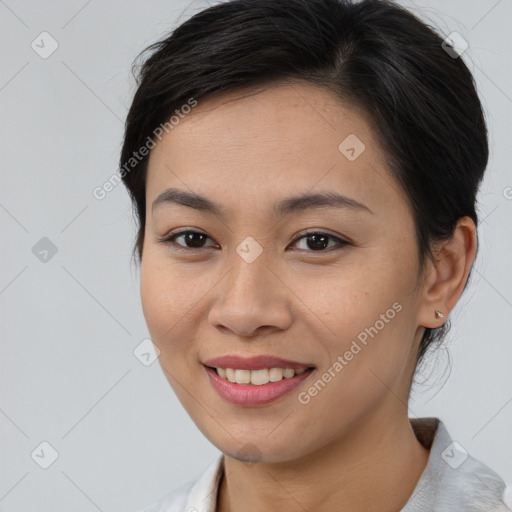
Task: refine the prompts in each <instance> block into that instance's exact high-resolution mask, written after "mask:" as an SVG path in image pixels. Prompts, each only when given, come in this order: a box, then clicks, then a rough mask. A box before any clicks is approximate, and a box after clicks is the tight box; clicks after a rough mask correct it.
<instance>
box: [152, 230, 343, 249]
mask: <svg viewBox="0 0 512 512" xmlns="http://www.w3.org/2000/svg"><path fill="white" fill-rule="evenodd" d="M180 238H183V244H182V243H177V242H176V240H179V239H180ZM207 239H210V237H209V236H208V235H206V234H205V233H202V232H200V231H194V230H190V229H189V230H184V231H179V232H177V233H171V234H170V235H168V236H165V237H161V238H158V243H162V244H172V245H174V246H175V248H176V249H177V250H185V251H186V250H199V249H203V248H206V247H218V245H217V246H215V245H211V246H205V245H204V243H205V241H206V240H207ZM303 239H304V240H305V241H306V244H305V246H306V247H307V248H309V249H310V250H309V251H308V249H304V248H303V249H301V250H306V251H307V252H328V251H326V250H325V249H328V248H330V249H332V246H331V247H329V239H330V240H331V241H334V242H335V246H336V245H337V246H338V249H340V248H342V247H344V246H346V245H350V242H348V241H346V240H343V239H341V238H339V237H337V236H334V235H331V234H329V233H325V232H323V231H307V230H306V231H301V232H300V233H298V235H297V236H296V237H295V239H294V241H293V244H296V243H297V242H300V241H302V240H303ZM210 240H211V239H210Z"/></svg>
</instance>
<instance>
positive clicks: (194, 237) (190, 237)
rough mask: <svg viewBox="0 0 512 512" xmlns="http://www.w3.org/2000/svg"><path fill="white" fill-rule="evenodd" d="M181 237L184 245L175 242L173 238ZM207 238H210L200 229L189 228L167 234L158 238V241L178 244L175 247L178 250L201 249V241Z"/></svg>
mask: <svg viewBox="0 0 512 512" xmlns="http://www.w3.org/2000/svg"><path fill="white" fill-rule="evenodd" d="M182 237H183V240H184V244H185V245H182V244H180V243H176V242H175V240H178V239H179V238H182ZM207 238H210V237H209V236H208V235H206V234H205V233H201V232H200V231H193V230H191V229H189V230H186V231H179V232H177V233H173V234H170V235H168V236H164V237H161V238H158V242H159V243H162V244H172V245H175V246H178V247H176V249H178V250H187V249H190V250H196V249H202V248H203V247H204V246H203V245H202V243H204V241H205V240H206V239H207ZM187 244H190V245H187Z"/></svg>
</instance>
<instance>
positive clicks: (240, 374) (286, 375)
mask: <svg viewBox="0 0 512 512" xmlns="http://www.w3.org/2000/svg"><path fill="white" fill-rule="evenodd" d="M214 369H215V370H216V371H217V375H219V376H220V377H221V378H223V379H225V380H227V381H229V382H232V383H236V384H252V385H254V386H263V385H265V384H268V383H269V382H279V381H280V380H283V379H291V378H292V377H295V376H296V375H300V374H302V373H304V372H305V371H306V370H307V369H308V368H307V367H304V368H295V369H294V368H263V369H260V370H240V369H234V368H214Z"/></svg>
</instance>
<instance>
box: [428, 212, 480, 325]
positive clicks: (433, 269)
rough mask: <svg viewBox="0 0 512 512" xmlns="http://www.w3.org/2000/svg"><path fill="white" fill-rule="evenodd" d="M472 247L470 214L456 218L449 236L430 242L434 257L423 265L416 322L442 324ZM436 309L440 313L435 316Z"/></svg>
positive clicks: (472, 255) (464, 275) (459, 288)
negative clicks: (440, 314)
mask: <svg viewBox="0 0 512 512" xmlns="http://www.w3.org/2000/svg"><path fill="white" fill-rule="evenodd" d="M476 250H477V233H476V227H475V223H474V222H473V220H472V219H471V218H470V217H462V218H461V219H459V221H458V222H457V226H456V228H455V231H454V233H453V236H452V237H451V238H450V239H449V240H446V241H442V242H438V243H436V244H434V246H433V248H432V252H433V254H434V261H431V260H429V261H428V263H427V265H426V269H425V278H424V282H423V288H422V298H423V300H422V305H421V309H420V312H419V318H418V321H419V325H421V326H424V327H429V328H436V327H440V326H441V325H443V324H444V322H445V321H446V318H447V316H448V314H449V313H450V311H452V309H453V308H454V307H455V305H456V304H457V302H458V300H459V298H460V296H461V295H462V292H463V291H464V286H465V285H466V282H467V279H468V275H469V271H470V270H471V265H472V263H473V260H474V259H475V256H476ZM436 310H437V311H439V312H440V313H442V315H443V317H441V318H436V314H435V312H436Z"/></svg>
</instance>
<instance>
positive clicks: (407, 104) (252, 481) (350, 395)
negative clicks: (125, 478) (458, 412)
mask: <svg viewBox="0 0 512 512" xmlns="http://www.w3.org/2000/svg"><path fill="white" fill-rule="evenodd" d="M455 43H456V41H455ZM455 43H454V42H453V40H452V42H450V40H448V41H443V39H442V38H441V37H440V36H439V35H437V34H436V33H435V32H434V31H433V30H432V29H431V28H429V27H427V26H426V25H425V24H423V23H422V22H421V21H419V20H418V19H416V18H415V17H414V16H413V15H412V14H411V13H409V12H408V11H406V10H404V9H403V8H401V7H399V6H397V5H395V4H393V3H391V2H387V1H378V0H363V1H362V2H358V3H355V2H351V1H348V0H237V1H228V2H224V3H221V4H219V5H216V6H213V7H211V8H209V9H206V10H204V11H202V12H200V13H198V14H197V15H195V16H194V17H192V18H191V19H190V20H188V21H187V22H185V23H183V24H182V25H181V26H180V27H178V28H177V29H176V30H175V31H174V32H173V33H172V34H171V35H170V36H169V37H168V38H166V39H164V40H162V41H160V42H158V43H156V44H154V45H152V46H151V47H150V48H149V49H150V50H152V51H153V53H152V55H151V56H150V57H149V58H148V59H147V60H146V61H145V63H144V64H143V66H142V68H141V70H140V75H139V77H138V78H139V80H138V89H137V92H136V94H135V97H134V100H133V104H132V105H131V108H130V112H129V114H128V118H127V122H126V133H125V139H124V146H123V149H122V155H121V169H122V170H121V175H122V178H123V180H124V183H125V185H126V186H127V189H128V191H129V193H130V195H131V198H132V200H133V203H134V207H135V211H136V214H137V218H138V221H139V231H138V236H137V241H136V245H135V248H134V250H135V251H136V253H135V256H137V257H138V259H139V261H140V264H141V298H142V305H143V311H144V315H145V319H146V321H147V325H148V329H149V331H150V334H151V337H152V339H153V342H154V344H155V345H156V347H157V348H158V350H159V353H160V357H159V359H160V364H161V367H162V369H163V371H164V373H165V375H166V377H167V378H168V380H169V383H170V384H171V386H172V387H173V389H174V391H175V392H176V394H177V396H178V398H179V399H180V401H181V403H182V404H183V406H184V407H185V409H186V410H187V412H188V413H189V414H190V416H191V418H192V419H193V421H194V422H195V423H196V424H197V426H198V428H199V429H200V430H201V431H202V432H203V433H204V435H205V436H206V437H207V438H208V439H209V440H210V441H211V442H212V443H213V444H214V445H215V446H216V447H217V448H218V449H219V450H220V451H221V452H222V455H221V456H220V457H219V458H218V460H216V461H215V462H214V463H213V464H212V465H211V466H210V467H209V468H208V469H207V470H206V471H205V472H204V473H203V474H202V475H201V476H200V477H199V478H198V479H197V480H196V481H195V482H190V483H189V484H187V485H185V486H182V487H181V488H179V489H177V490H175V491H173V492H172V493H171V494H169V495H167V496H165V497H162V498H161V499H159V500H157V501H156V502H155V503H154V504H152V505H151V506H149V507H147V508H146V509H144V510H145V511H146V512H149V511H151V512H156V511H161V512H163V511H185V510H186V511H190V512H192V511H194V512H195V511H201V512H240V511H243V512H256V511H261V510H271V511H273V510H276V511H277V510H279V511H281V512H282V511H285V512H286V511H292V510H293V511H295V510H307V511H310V512H312V511H322V512H330V511H338V510H350V511H352V512H359V511H379V512H388V511H389V512H392V511H393V512H394V511H400V510H401V511H406V512H412V511H434V510H435V511H448V510H450V511H453V510H464V511H467V510H472V511H484V510H485V511H490V510H493V511H504V510H507V508H506V504H505V500H506V495H507V492H508V491H507V489H506V487H505V484H504V482H503V480H502V479H501V478H500V477H499V476H498V475H497V474H496V473H494V472H493V471H492V470H491V469H489V468H488V467H486V466H485V465H484V464H483V463H481V462H479V461H478V460H476V459H474V458H473V457H471V456H470V455H469V454H468V453H467V452H466V451H465V450H464V448H463V447H461V446H460V445H459V444H457V443H454V442H452V439H451V437H450V435H449V434H448V432H447V430H446V428H445V426H444V425H443V423H442V421H440V420H439V419H438V418H421V419H410V418H409V417H408V408H407V402H408V398H409V393H410V389H411V385H412V382H413V377H414V373H415V370H416V368H417V367H418V364H419V363H420V362H421V361H422V359H423V357H424V356H425V354H426V353H427V351H428V350H429V348H432V347H434V346H435V345H436V344H439V343H440V342H441V341H442V339H443V336H444V334H445V332H446V329H447V326H448V324H447V319H448V317H449V314H450V312H451V311H452V310H453V308H454V307H455V305H456V304H457V302H458V300H459V299H460V297H461V294H462V292H463V290H464V288H465V286H466V284H467V281H468V278H469V275H470V271H471V268H472V264H473V261H474V258H475V255H476V251H477V233H476V225H477V215H476V212H475V200H476V194H477V191H478V187H479V184H480V182H481V180H482V177H483V173H484V170H485V167H486V164H487V159H488V143H487V132H486V124H485V120H484V115H483V112H482V107H481V103H480V101H479V98H478V95H477V93H476V91H475V86H474V83H473V79H472V76H471V73H470V72H469V70H468V69H467V67H466V66H465V64H464V63H463V61H462V59H461V57H460V52H459V50H458V47H457V45H456V44H455Z"/></svg>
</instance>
